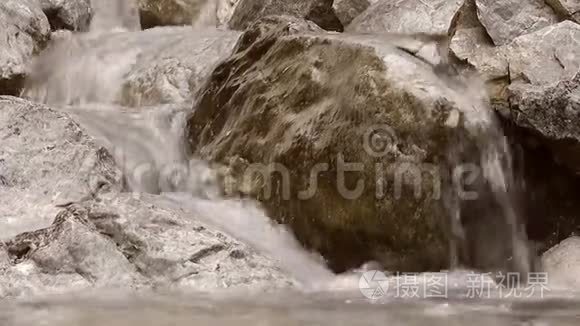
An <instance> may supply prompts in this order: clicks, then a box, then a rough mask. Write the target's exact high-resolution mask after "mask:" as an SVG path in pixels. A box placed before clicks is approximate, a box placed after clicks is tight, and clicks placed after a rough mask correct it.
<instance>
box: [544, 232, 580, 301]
mask: <svg viewBox="0 0 580 326" xmlns="http://www.w3.org/2000/svg"><path fill="white" fill-rule="evenodd" d="M542 265H543V268H544V271H545V272H546V273H547V276H548V284H549V286H550V288H551V289H552V290H565V291H571V290H572V291H579V290H580V237H577V236H573V237H570V238H568V239H566V240H564V241H562V242H561V243H560V244H558V245H556V246H554V247H553V248H552V249H550V250H548V251H547V252H545V253H544V255H543V256H542Z"/></svg>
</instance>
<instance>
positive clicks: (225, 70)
mask: <svg viewBox="0 0 580 326" xmlns="http://www.w3.org/2000/svg"><path fill="white" fill-rule="evenodd" d="M270 20H272V18H271V19H270ZM279 21H282V23H281V24H280V25H275V24H273V25H268V26H270V28H264V25H263V24H262V23H261V22H258V23H256V24H255V25H254V26H253V27H251V28H250V29H249V30H248V31H246V33H245V34H244V36H242V38H241V40H240V43H239V46H238V48H237V50H236V52H235V54H234V55H232V56H231V57H230V58H229V59H227V60H225V61H224V62H223V63H221V64H220V65H219V66H218V67H217V68H216V69H215V71H214V72H213V74H212V75H211V76H210V78H209V81H208V82H207V84H206V85H205V88H204V89H202V90H201V92H200V98H199V99H198V101H197V104H196V106H195V110H194V112H193V113H192V116H191V117H190V119H189V124H188V127H187V128H188V129H187V131H188V133H189V134H188V137H189V141H190V146H191V151H192V152H193V153H194V155H199V156H201V157H202V158H204V159H208V160H210V161H213V162H217V163H219V164H221V165H224V166H225V172H224V174H225V175H226V178H225V179H226V180H225V181H224V183H225V186H226V191H231V192H232V193H236V192H237V193H240V194H242V195H247V196H251V197H254V198H257V199H259V200H260V201H261V202H262V203H263V204H264V205H265V206H266V207H267V209H268V211H269V213H270V215H271V216H272V217H274V218H275V219H276V220H277V221H279V222H282V223H286V224H289V225H290V226H291V227H292V229H293V230H294V232H295V234H296V235H297V237H298V238H299V240H300V241H302V242H303V243H304V244H306V245H307V246H308V247H309V248H313V249H316V250H318V251H320V252H321V253H323V255H324V256H325V257H326V258H327V259H328V260H329V264H330V265H331V266H332V267H333V268H334V269H335V270H344V269H346V268H350V267H353V266H356V265H357V264H360V263H363V262H365V261H366V260H371V259H374V260H378V261H380V262H381V263H382V264H383V265H385V267H386V268H388V269H390V270H405V271H422V270H438V269H440V268H443V267H446V266H447V264H448V253H449V251H448V249H447V247H448V246H447V240H446V237H445V235H444V230H445V227H443V225H445V224H446V221H447V220H446V216H447V215H446V214H447V212H446V210H445V208H444V204H443V200H442V199H441V197H439V194H438V187H437V181H442V183H443V184H447V183H446V182H448V181H449V180H448V178H447V177H446V175H447V174H446V173H447V172H448V171H449V170H450V166H451V163H450V161H449V160H448V154H449V149H450V147H453V146H454V143H455V139H456V138H455V137H460V138H461V137H463V139H465V140H466V141H467V142H468V143H469V142H470V141H468V140H467V139H469V137H470V136H469V135H467V133H466V132H465V130H466V129H465V125H466V124H468V122H467V121H469V120H470V119H472V117H470V115H471V114H475V112H472V111H471V110H472V107H473V103H474V102H473V101H475V103H478V102H477V96H472V97H470V100H469V101H467V102H469V103H467V102H466V101H465V100H462V94H464V93H465V92H466V90H465V89H463V88H462V87H459V86H457V85H461V82H459V84H457V83H458V81H453V78H452V77H450V76H448V75H447V74H446V73H445V71H446V70H445V69H441V68H442V67H440V66H437V65H432V64H431V63H430V62H429V57H428V56H427V57H423V56H422V55H421V53H422V51H421V49H423V48H424V47H426V46H427V45H428V44H430V43H433V42H434V41H433V39H435V40H438V38H437V37H434V36H433V37H430V36H426V35H417V36H415V37H412V36H411V37H400V36H391V37H389V36H384V35H383V36H371V35H369V36H360V35H358V36H351V35H340V34H326V33H324V32H322V31H320V30H319V31H315V30H314V31H313V29H312V27H311V26H309V25H308V24H307V23H305V22H302V23H300V22H296V21H290V22H287V23H283V19H279ZM270 23H271V21H270ZM456 86H457V87H459V88H458V89H456V88H455V87H456ZM480 110H483V111H480V112H483V113H482V114H484V116H485V112H486V111H485V110H486V109H485V108H480ZM473 118H475V117H473ZM480 123H486V122H485V119H484V121H480ZM459 135H461V136H459ZM490 137H491V136H490ZM472 141H473V140H472ZM381 142H382V143H381ZM381 145H384V147H381ZM353 163H356V164H355V165H354V166H353V165H348V164H353ZM345 164H346V165H345ZM345 169H346V170H349V169H350V170H352V169H356V170H357V171H356V172H348V173H346V174H344V173H343V172H344V170H345ZM381 169H382V170H383V171H381ZM446 171H447V172H446ZM383 173H384V174H383ZM409 173H410V174H409ZM439 173H440V175H441V179H438V178H437V177H433V174H435V175H439ZM402 176H406V177H409V178H403V177H402ZM412 176H415V177H417V179H415V180H413V178H412ZM381 181H387V183H386V185H385V184H382V183H381ZM308 189H309V190H311V191H306V190H308ZM474 207H476V206H474ZM480 215H481V214H480ZM490 218H493V217H490ZM492 234H494V236H497V237H500V235H499V233H497V234H495V233H494V232H492ZM474 238H475V237H474ZM501 241H504V240H501ZM486 250H488V251H493V249H486ZM484 267H485V266H484Z"/></svg>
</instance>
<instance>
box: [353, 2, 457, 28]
mask: <svg viewBox="0 0 580 326" xmlns="http://www.w3.org/2000/svg"><path fill="white" fill-rule="evenodd" d="M462 4H463V1H462V0H436V1H421V0H411V1H408V0H396V1H378V2H377V3H375V4H374V5H372V6H370V7H369V8H367V10H366V11H365V12H363V13H362V14H360V15H359V16H358V17H356V18H355V19H354V20H353V21H352V23H351V24H350V25H349V26H348V28H347V31H348V32H372V33H380V32H388V33H432V34H447V33H448V31H449V28H450V26H451V23H452V21H453V18H454V17H455V14H456V13H457V11H458V10H459V8H460V7H461V6H462Z"/></svg>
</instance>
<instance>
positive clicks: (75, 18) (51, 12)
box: [39, 0, 92, 32]
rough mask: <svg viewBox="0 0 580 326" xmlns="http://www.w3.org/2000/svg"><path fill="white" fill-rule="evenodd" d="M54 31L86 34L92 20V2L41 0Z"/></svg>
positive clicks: (83, 0)
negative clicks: (65, 30) (61, 30)
mask: <svg viewBox="0 0 580 326" xmlns="http://www.w3.org/2000/svg"><path fill="white" fill-rule="evenodd" d="M39 1H40V5H41V7H42V11H43V12H44V13H45V14H46V17H48V21H49V22H50V27H51V28H52V30H53V31H54V30H59V29H68V30H71V31H79V32H85V31H87V30H88V29H89V26H90V23H91V18H92V7H91V1H90V0H39Z"/></svg>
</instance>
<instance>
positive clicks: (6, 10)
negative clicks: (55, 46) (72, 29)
mask: <svg viewBox="0 0 580 326" xmlns="http://www.w3.org/2000/svg"><path fill="white" fill-rule="evenodd" d="M49 38H50V25H49V23H48V20H47V18H46V16H45V15H44V13H43V12H42V10H41V8H40V6H39V5H38V3H37V2H35V0H3V1H2V2H0V95H17V94H19V93H20V91H21V89H22V87H23V84H24V79H25V77H26V73H27V64H28V62H29V61H30V59H31V57H32V55H33V54H35V53H38V52H39V51H40V50H41V49H42V48H43V47H44V45H45V44H46V42H47V41H48V39H49Z"/></svg>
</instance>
